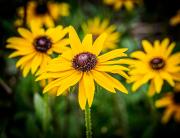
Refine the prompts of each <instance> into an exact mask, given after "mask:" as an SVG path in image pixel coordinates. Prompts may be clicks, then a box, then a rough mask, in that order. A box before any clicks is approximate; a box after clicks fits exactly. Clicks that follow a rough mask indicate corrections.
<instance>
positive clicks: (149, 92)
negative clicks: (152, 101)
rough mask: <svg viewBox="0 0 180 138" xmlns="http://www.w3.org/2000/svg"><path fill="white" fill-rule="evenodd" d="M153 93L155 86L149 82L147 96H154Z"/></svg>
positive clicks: (152, 82)
mask: <svg viewBox="0 0 180 138" xmlns="http://www.w3.org/2000/svg"><path fill="white" fill-rule="evenodd" d="M155 92H156V90H155V86H154V81H153V80H151V83H150V86H149V90H148V95H149V96H153V95H154V94H155Z"/></svg>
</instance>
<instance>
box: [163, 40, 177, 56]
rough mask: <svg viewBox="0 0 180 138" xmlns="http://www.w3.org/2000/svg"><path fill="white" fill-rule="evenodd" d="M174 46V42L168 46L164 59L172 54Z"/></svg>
mask: <svg viewBox="0 0 180 138" xmlns="http://www.w3.org/2000/svg"><path fill="white" fill-rule="evenodd" d="M175 45H176V43H174V42H173V43H171V44H170V46H169V47H168V49H167V51H166V52H165V53H164V54H165V56H166V57H168V56H169V55H170V54H171V53H172V51H173V49H174V47H175Z"/></svg>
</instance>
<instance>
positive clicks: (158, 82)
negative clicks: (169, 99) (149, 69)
mask: <svg viewBox="0 0 180 138" xmlns="http://www.w3.org/2000/svg"><path fill="white" fill-rule="evenodd" d="M154 84H155V89H156V91H157V92H158V93H160V92H161V89H162V85H163V79H162V78H161V77H160V75H156V77H155V78H154Z"/></svg>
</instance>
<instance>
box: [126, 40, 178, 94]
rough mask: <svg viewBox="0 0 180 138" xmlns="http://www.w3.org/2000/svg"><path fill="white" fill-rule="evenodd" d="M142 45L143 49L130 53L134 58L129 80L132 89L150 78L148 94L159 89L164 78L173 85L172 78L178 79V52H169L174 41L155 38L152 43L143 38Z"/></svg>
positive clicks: (173, 45) (172, 47) (135, 88)
mask: <svg viewBox="0 0 180 138" xmlns="http://www.w3.org/2000/svg"><path fill="white" fill-rule="evenodd" d="M142 45H143V48H144V51H135V52H133V53H132V54H131V57H133V58H134V59H133V60H132V65H131V70H130V71H129V74H130V80H129V82H133V86H132V90H133V91H136V90H137V89H138V88H139V87H140V86H142V85H143V84H145V83H147V82H148V81H149V80H150V87H149V95H151V96H152V95H154V94H155V92H157V93H159V92H160V91H161V88H162V86H163V82H164V80H166V81H167V82H168V83H169V84H170V85H171V86H174V80H177V81H180V52H178V53H175V54H171V53H172V51H173V49H174V47H175V43H174V42H173V43H171V44H170V40H169V39H168V38H166V39H164V40H163V41H162V42H160V41H159V40H156V41H154V44H151V43H150V42H149V41H147V40H143V41H142Z"/></svg>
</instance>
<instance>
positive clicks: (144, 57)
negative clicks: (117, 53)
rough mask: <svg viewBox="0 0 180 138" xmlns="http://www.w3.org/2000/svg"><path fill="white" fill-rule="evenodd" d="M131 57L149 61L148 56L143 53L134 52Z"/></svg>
mask: <svg viewBox="0 0 180 138" xmlns="http://www.w3.org/2000/svg"><path fill="white" fill-rule="evenodd" d="M130 56H131V57H133V58H137V59H140V60H146V59H147V57H146V54H145V53H144V52H142V51H136V52H133V53H132V54H131V55H130Z"/></svg>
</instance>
